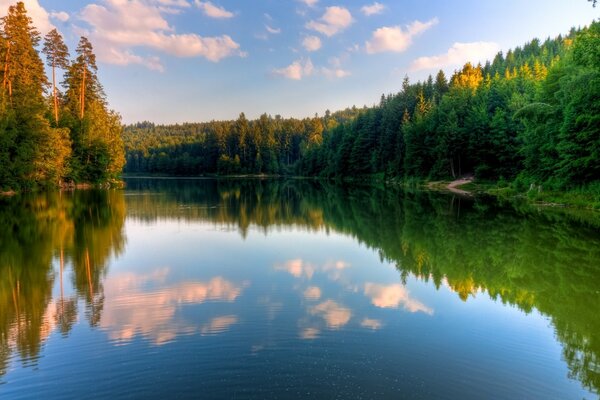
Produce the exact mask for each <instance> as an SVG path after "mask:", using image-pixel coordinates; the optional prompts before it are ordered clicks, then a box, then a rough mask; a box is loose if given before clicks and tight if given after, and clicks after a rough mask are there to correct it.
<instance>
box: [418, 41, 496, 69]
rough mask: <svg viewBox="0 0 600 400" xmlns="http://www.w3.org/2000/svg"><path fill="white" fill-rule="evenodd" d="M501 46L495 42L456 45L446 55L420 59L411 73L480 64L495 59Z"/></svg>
mask: <svg viewBox="0 0 600 400" xmlns="http://www.w3.org/2000/svg"><path fill="white" fill-rule="evenodd" d="M499 50H500V46H499V45H498V44H497V43H493V42H473V43H454V44H453V45H452V47H450V48H449V49H448V51H447V52H446V53H444V54H440V55H437V56H431V57H419V58H417V59H416V60H415V61H413V63H412V64H411V67H410V69H411V71H420V70H424V69H434V68H436V69H437V68H443V67H448V66H453V65H462V64H464V63H465V62H467V61H471V62H474V63H475V62H480V61H484V60H487V59H490V58H492V57H494V55H495V54H496V53H498V51H499Z"/></svg>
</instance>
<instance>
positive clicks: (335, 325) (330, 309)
mask: <svg viewBox="0 0 600 400" xmlns="http://www.w3.org/2000/svg"><path fill="white" fill-rule="evenodd" d="M309 312H310V313H311V314H312V315H317V316H319V317H321V318H323V320H325V323H326V324H327V327H328V328H330V329H339V328H341V327H342V326H344V325H346V324H347V323H348V321H350V318H351V317H352V311H351V310H350V309H349V308H346V307H344V306H342V305H340V304H338V303H336V302H335V301H333V300H327V301H324V302H322V303H320V304H317V305H316V306H314V307H311V308H310V310H309Z"/></svg>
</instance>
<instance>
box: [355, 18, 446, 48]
mask: <svg viewBox="0 0 600 400" xmlns="http://www.w3.org/2000/svg"><path fill="white" fill-rule="evenodd" d="M438 22H439V21H438V19H437V18H433V19H432V20H429V21H427V22H420V21H414V22H413V23H411V24H410V25H408V26H407V27H406V29H402V27H401V26H391V27H390V26H384V27H382V28H379V29H377V30H376V31H375V32H373V35H372V37H371V40H369V41H367V42H366V44H365V48H366V50H367V53H369V54H374V53H382V52H395V53H401V52H403V51H405V50H406V49H408V47H409V46H410V45H411V44H412V40H413V38H414V37H415V36H418V35H420V34H421V33H423V32H425V31H426V30H428V29H429V28H431V27H432V26H434V25H436V24H437V23H438Z"/></svg>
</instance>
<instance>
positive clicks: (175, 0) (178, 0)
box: [154, 0, 190, 8]
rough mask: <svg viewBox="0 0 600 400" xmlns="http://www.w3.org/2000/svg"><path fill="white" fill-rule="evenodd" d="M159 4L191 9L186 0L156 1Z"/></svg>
mask: <svg viewBox="0 0 600 400" xmlns="http://www.w3.org/2000/svg"><path fill="white" fill-rule="evenodd" d="M154 1H155V2H156V3H157V4H160V5H163V6H167V7H183V8H187V7H190V3H188V2H187V1H186V0H154Z"/></svg>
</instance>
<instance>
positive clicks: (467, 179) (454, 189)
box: [447, 176, 474, 196]
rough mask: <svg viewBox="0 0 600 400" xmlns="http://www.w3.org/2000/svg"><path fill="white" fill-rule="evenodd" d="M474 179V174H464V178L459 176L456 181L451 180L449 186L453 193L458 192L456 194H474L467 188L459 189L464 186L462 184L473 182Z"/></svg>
mask: <svg viewBox="0 0 600 400" xmlns="http://www.w3.org/2000/svg"><path fill="white" fill-rule="evenodd" d="M473 179H474V178H473V177H472V176H464V177H462V178H459V179H457V180H455V181H452V182H450V183H449V184H448V186H447V188H448V190H449V191H451V192H452V193H456V194H459V195H461V196H472V195H473V193H471V192H468V191H466V190H462V189H459V187H460V186H462V185H466V184H467V183H471V182H473Z"/></svg>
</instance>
